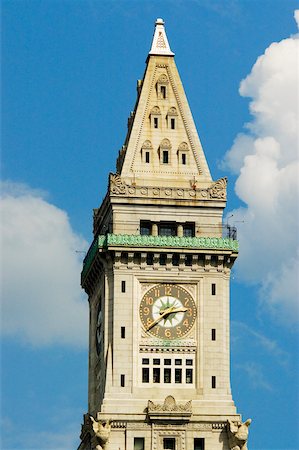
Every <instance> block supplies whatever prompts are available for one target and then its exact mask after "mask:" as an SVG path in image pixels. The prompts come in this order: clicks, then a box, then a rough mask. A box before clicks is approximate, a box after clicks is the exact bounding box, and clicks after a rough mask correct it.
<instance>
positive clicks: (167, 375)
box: [164, 369, 171, 383]
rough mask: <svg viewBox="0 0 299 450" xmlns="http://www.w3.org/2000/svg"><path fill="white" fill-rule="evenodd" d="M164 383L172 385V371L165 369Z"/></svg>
mask: <svg viewBox="0 0 299 450" xmlns="http://www.w3.org/2000/svg"><path fill="white" fill-rule="evenodd" d="M164 383H171V369H164Z"/></svg>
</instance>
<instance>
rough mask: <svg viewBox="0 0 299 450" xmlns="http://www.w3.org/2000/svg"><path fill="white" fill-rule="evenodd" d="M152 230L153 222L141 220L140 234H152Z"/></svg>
mask: <svg viewBox="0 0 299 450" xmlns="http://www.w3.org/2000/svg"><path fill="white" fill-rule="evenodd" d="M151 231H152V224H151V223H150V222H146V221H143V220H141V221H140V234H141V235H142V236H150V234H151Z"/></svg>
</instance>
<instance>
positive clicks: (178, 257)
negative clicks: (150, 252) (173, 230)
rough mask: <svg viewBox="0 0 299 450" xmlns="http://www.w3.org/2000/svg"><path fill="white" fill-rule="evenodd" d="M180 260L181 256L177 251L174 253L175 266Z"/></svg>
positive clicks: (173, 262) (173, 261) (173, 263)
mask: <svg viewBox="0 0 299 450" xmlns="http://www.w3.org/2000/svg"><path fill="white" fill-rule="evenodd" d="M179 262H180V256H179V255H178V254H177V253H174V254H173V255H172V265H173V266H178V265H179Z"/></svg>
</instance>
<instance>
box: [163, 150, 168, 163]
mask: <svg viewBox="0 0 299 450" xmlns="http://www.w3.org/2000/svg"><path fill="white" fill-rule="evenodd" d="M168 162H169V155H168V150H163V164H168Z"/></svg>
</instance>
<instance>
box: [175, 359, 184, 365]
mask: <svg viewBox="0 0 299 450" xmlns="http://www.w3.org/2000/svg"><path fill="white" fill-rule="evenodd" d="M174 364H175V365H176V366H181V365H182V360H181V359H176V360H175V361H174Z"/></svg>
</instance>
